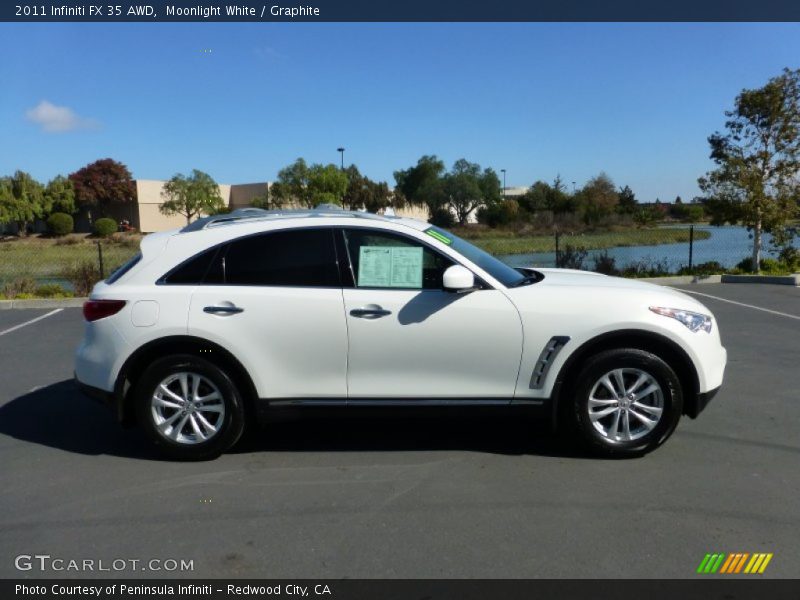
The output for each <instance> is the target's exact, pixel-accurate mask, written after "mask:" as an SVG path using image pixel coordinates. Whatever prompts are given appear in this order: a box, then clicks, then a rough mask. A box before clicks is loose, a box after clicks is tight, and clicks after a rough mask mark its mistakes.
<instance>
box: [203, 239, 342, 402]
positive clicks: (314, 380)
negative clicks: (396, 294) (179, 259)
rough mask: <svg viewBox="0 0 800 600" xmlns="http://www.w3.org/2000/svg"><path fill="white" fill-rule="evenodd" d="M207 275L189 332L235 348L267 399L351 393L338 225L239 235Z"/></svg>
mask: <svg viewBox="0 0 800 600" xmlns="http://www.w3.org/2000/svg"><path fill="white" fill-rule="evenodd" d="M203 281H204V283H203V284H202V285H199V286H198V287H197V288H196V289H195V291H194V293H193V294H192V299H191V306H190V309H189V322H188V331H189V334H190V335H194V336H198V337H201V338H205V339H209V340H212V341H215V342H217V343H219V344H220V345H222V346H223V347H225V348H228V349H230V350H231V351H232V352H233V354H234V355H235V356H236V358H237V359H238V360H239V361H240V362H241V363H242V364H243V365H244V366H245V368H246V369H247V370H248V372H249V373H250V376H251V377H252V379H253V381H254V384H255V386H256V388H257V392H258V394H259V396H260V397H262V398H272V399H291V398H340V399H342V401H344V400H345V399H346V396H347V388H346V374H347V330H346V324H345V319H344V311H343V304H342V289H341V282H340V279H339V269H338V266H337V264H336V256H335V249H334V243H333V231H332V229H330V228H306V229H291V230H284V231H274V232H265V233H261V234H258V235H252V236H247V237H243V238H240V239H236V240H234V241H232V242H229V243H227V244H225V245H223V246H221V247H219V248H218V249H216V254H215V255H214V256H213V257H212V258H211V260H210V267H209V268H208V269H207V272H206V274H205V276H204V278H203ZM211 358H212V359H213V357H211Z"/></svg>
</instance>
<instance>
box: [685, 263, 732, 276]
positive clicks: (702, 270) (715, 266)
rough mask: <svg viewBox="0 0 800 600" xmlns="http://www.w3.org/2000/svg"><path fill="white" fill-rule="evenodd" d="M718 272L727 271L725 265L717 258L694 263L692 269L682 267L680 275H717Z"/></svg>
mask: <svg viewBox="0 0 800 600" xmlns="http://www.w3.org/2000/svg"><path fill="white" fill-rule="evenodd" d="M718 273H725V267H723V266H722V265H721V264H720V263H718V262H717V261H715V260H710V261H708V262H704V263H700V264H699V265H694V266H693V267H692V268H691V269H690V268H689V267H681V268H680V269H679V270H678V275H716V274H718Z"/></svg>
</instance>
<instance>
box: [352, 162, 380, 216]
mask: <svg viewBox="0 0 800 600" xmlns="http://www.w3.org/2000/svg"><path fill="white" fill-rule="evenodd" d="M345 173H346V174H347V190H346V192H345V194H344V198H343V199H342V205H343V206H344V207H346V208H349V209H350V210H359V209H361V208H364V209H366V210H367V211H369V212H373V213H374V212H378V211H379V210H382V209H384V208H386V207H388V206H391V205H392V193H391V191H390V190H389V186H388V185H387V184H386V183H385V182H380V183H378V182H375V181H372V180H371V179H370V178H369V177H366V176H364V175H362V174H361V173H360V172H359V170H358V167H356V166H355V165H350V166H349V167H347V169H346V170H345Z"/></svg>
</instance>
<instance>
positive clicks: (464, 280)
mask: <svg viewBox="0 0 800 600" xmlns="http://www.w3.org/2000/svg"><path fill="white" fill-rule="evenodd" d="M442 279H443V280H444V285H443V287H444V289H445V290H446V291H448V292H462V291H465V290H471V289H472V288H474V287H475V276H474V275H473V274H472V271H470V270H469V269H467V268H466V267H462V266H461V265H453V266H452V267H448V269H447V270H446V271H445V272H444V277H443V278H442Z"/></svg>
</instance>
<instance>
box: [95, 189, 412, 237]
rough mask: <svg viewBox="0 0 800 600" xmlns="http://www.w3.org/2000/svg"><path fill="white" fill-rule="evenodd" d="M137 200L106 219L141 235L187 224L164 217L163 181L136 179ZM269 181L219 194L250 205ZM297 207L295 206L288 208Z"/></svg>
mask: <svg viewBox="0 0 800 600" xmlns="http://www.w3.org/2000/svg"><path fill="white" fill-rule="evenodd" d="M134 183H135V185H136V198H135V201H134V202H132V203H124V204H123V203H118V204H114V205H112V206H110V207H109V210H108V211H107V212H108V216H109V217H111V218H112V219H114V220H116V221H117V222H119V221H122V220H127V221H128V222H129V223H130V225H131V226H132V227H134V228H136V229H138V230H139V231H141V232H142V233H152V232H154V231H164V230H167V229H175V228H177V227H183V226H184V225H186V217H184V216H182V215H169V216H168V215H165V214H163V213H162V212H161V210H160V207H161V204H163V202H164V197H163V195H162V191H163V189H164V184H165V183H167V182H166V181H161V180H156V179H137V180H136V181H135V182H134ZM269 185H270V183H269V182H266V181H264V182H259V183H240V184H219V193H220V196H222V200H223V202H225V204H226V205H227V206H228V207H229V208H230V209H231V210H235V209H237V208H243V207H245V206H251V204H252V202H253V200H254V199H255V198H258V197H263V196H264V195H265V193H266V191H267V189H268V188H269ZM287 208H296V207H291V206H289V207H287ZM395 214H397V215H398V216H403V217H412V218H414V219H421V220H425V221H427V220H428V211H427V209H426V208H418V207H407V208H402V209H396V210H395Z"/></svg>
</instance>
